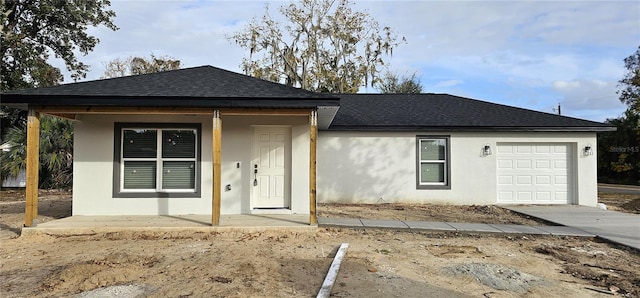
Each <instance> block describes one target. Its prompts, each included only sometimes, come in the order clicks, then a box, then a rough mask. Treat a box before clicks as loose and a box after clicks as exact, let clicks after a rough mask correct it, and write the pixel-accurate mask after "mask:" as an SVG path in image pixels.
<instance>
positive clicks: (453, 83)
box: [434, 80, 464, 88]
mask: <svg viewBox="0 0 640 298" xmlns="http://www.w3.org/2000/svg"><path fill="white" fill-rule="evenodd" d="M463 83H464V81H462V80H446V81H440V82H438V83H436V84H435V86H434V87H435V88H448V87H453V86H457V85H461V84H463Z"/></svg>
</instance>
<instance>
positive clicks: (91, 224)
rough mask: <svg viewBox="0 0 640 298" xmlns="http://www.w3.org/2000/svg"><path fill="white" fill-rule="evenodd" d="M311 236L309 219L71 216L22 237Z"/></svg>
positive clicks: (313, 227)
mask: <svg viewBox="0 0 640 298" xmlns="http://www.w3.org/2000/svg"><path fill="white" fill-rule="evenodd" d="M267 230H268V231H283V232H296V233H297V232H310V233H314V232H315V231H316V230H317V225H309V215H306V214H287V215H255V214H254V215H222V216H220V224H219V225H217V226H212V225H211V216H210V215H180V216H172V215H158V216H145V215H132V216H70V217H66V218H62V219H58V220H53V221H50V222H46V223H40V224H38V225H37V226H34V227H24V228H23V229H22V234H21V236H30V235H54V236H74V235H96V234H105V233H117V232H131V233H141V234H155V233H171V234H173V233H180V232H190V233H193V232H200V233H215V232H239V233H250V232H262V231H267Z"/></svg>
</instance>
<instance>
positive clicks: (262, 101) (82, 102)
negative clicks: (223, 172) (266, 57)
mask: <svg viewBox="0 0 640 298" xmlns="http://www.w3.org/2000/svg"><path fill="white" fill-rule="evenodd" d="M2 102H3V105H13V106H23V107H24V106H25V105H28V106H95V107H212V108H214V107H215V108H245V107H246V108H316V107H319V106H340V99H339V98H335V97H317V98H295V97H292V98H282V97H260V98H251V97H180V96H176V97H157V96H145V97H139V96H136V97H130V96H113V97H112V96H58V95H15V94H3V95H2Z"/></svg>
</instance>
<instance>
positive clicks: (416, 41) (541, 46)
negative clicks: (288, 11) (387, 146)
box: [52, 0, 640, 121]
mask: <svg viewBox="0 0 640 298" xmlns="http://www.w3.org/2000/svg"><path fill="white" fill-rule="evenodd" d="M266 3H267V2H265V1H119V0H112V1H111V9H113V10H114V11H115V12H116V14H117V17H116V18H115V23H116V25H117V26H118V27H120V30H118V31H115V32H114V31H110V30H108V29H105V28H101V27H99V28H90V29H89V33H90V34H93V35H94V36H96V37H98V38H99V39H100V43H99V44H98V46H97V47H96V48H95V50H94V51H93V52H91V53H90V54H89V55H87V56H84V57H81V58H80V59H81V60H82V61H83V62H85V63H87V64H89V65H91V71H90V73H89V74H88V75H87V78H86V79H85V80H95V79H98V78H99V77H100V76H101V75H102V73H103V72H104V68H105V67H104V63H106V62H108V61H110V60H113V59H115V58H126V57H129V56H149V54H151V53H153V54H154V55H156V56H164V55H168V56H172V57H175V58H176V59H179V60H181V61H182V65H183V67H193V66H200V65H213V66H216V67H220V68H224V69H228V70H231V71H236V72H240V67H239V65H240V62H241V60H242V58H243V57H244V56H245V54H246V53H245V52H244V51H243V50H242V49H241V48H239V47H238V46H236V45H234V44H231V43H230V42H229V41H228V40H227V39H226V38H225V36H228V35H232V34H233V33H234V32H236V31H238V30H240V29H242V28H243V26H244V25H245V24H246V23H247V22H249V21H250V20H251V19H252V18H254V17H256V18H260V17H261V16H262V15H263V13H264V9H265V4H266ZM268 3H269V7H270V12H271V15H272V16H273V17H274V18H276V19H278V18H279V17H278V13H277V10H278V8H279V7H280V6H282V5H287V4H288V3H289V1H268ZM354 6H355V9H357V10H360V11H367V12H368V13H369V14H371V16H372V17H374V18H375V19H376V20H378V21H379V23H380V24H381V25H382V26H390V27H391V28H393V29H394V31H395V32H396V33H397V34H398V35H399V36H404V37H405V38H406V39H407V43H406V44H403V45H401V46H399V47H398V48H397V49H396V50H394V54H393V56H392V57H387V60H386V61H387V62H389V63H390V68H391V70H392V71H394V72H396V73H399V74H408V75H410V74H412V73H414V72H415V73H416V74H417V76H418V77H419V78H420V79H421V82H422V84H423V86H424V92H434V93H449V94H454V95H459V96H466V97H470V98H475V99H480V100H485V101H490V102H496V103H501V104H507V105H512V106H518V107H523V108H528V109H532V110H538V111H543V112H549V113H553V112H554V108H555V107H556V106H557V105H558V103H560V104H561V105H562V113H563V115H568V116H572V117H578V118H584V119H590V120H595V121H604V120H605V119H607V118H613V117H618V116H619V115H620V114H621V113H622V112H623V111H624V109H625V106H624V105H623V104H621V103H620V102H619V101H618V96H617V94H616V90H617V89H618V88H617V81H618V80H620V79H621V78H622V77H623V76H624V74H625V73H626V71H625V69H624V63H623V61H622V60H623V59H624V58H625V57H627V56H629V55H631V54H632V53H634V52H635V51H636V49H637V48H638V45H640V1H355V4H354ZM52 63H53V64H54V65H56V66H59V67H60V66H62V62H60V61H57V60H55V61H52ZM62 68H64V67H62ZM65 75H66V74H65ZM65 79H66V81H67V82H68V81H69V80H70V78H69V77H68V75H66V77H65ZM363 91H368V92H376V91H375V89H371V88H369V89H364V88H363Z"/></svg>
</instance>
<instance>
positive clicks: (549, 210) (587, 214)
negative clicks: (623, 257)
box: [502, 205, 640, 251]
mask: <svg viewBox="0 0 640 298" xmlns="http://www.w3.org/2000/svg"><path fill="white" fill-rule="evenodd" d="M502 207H503V208H506V209H509V210H512V211H515V212H518V213H522V214H526V215H529V216H533V217H537V218H541V219H544V220H546V221H549V222H553V223H556V224H559V225H563V226H569V227H574V228H577V229H580V230H583V231H585V232H588V233H592V234H594V235H596V236H598V237H600V238H602V239H606V240H609V241H611V242H615V243H618V244H622V245H626V246H629V247H632V248H635V249H637V250H639V251H640V215H638V214H629V213H622V212H616V211H609V210H602V209H599V208H594V207H586V206H576V205H546V206H536V205H527V206H502Z"/></svg>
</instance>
